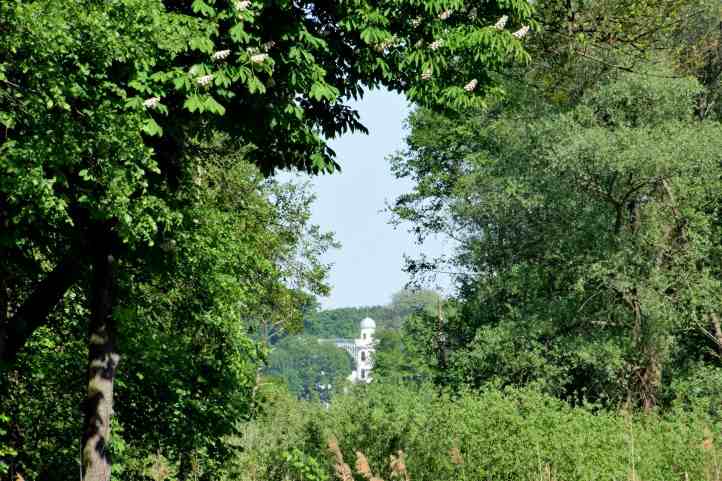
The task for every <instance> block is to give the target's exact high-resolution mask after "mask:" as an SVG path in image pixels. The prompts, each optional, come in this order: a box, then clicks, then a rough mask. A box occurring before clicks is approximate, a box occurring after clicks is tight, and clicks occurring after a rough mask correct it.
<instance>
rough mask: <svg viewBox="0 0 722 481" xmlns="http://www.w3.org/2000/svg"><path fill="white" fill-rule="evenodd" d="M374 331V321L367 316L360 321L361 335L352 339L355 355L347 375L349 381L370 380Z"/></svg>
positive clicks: (372, 364) (366, 381) (365, 381)
mask: <svg viewBox="0 0 722 481" xmlns="http://www.w3.org/2000/svg"><path fill="white" fill-rule="evenodd" d="M375 332H376V322H375V321H374V320H373V319H371V318H370V317H367V318H365V319H363V320H362V321H361V336H360V337H358V338H357V339H354V345H355V347H356V349H355V356H354V367H355V369H354V370H353V372H352V373H351V375H350V376H349V377H348V379H349V381H351V382H363V383H370V382H371V370H372V369H373V367H374V361H373V358H374V356H373V353H374V351H375V348H374V343H375V340H374V333H375Z"/></svg>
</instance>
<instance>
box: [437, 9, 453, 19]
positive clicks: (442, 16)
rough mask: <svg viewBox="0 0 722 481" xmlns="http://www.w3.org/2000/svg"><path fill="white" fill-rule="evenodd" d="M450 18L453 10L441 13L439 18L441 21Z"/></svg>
mask: <svg viewBox="0 0 722 481" xmlns="http://www.w3.org/2000/svg"><path fill="white" fill-rule="evenodd" d="M450 16H451V10H444V11H443V12H441V13H440V14H439V18H440V19H441V20H446V19H447V18H449V17H450Z"/></svg>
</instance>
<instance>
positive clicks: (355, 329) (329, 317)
mask: <svg viewBox="0 0 722 481" xmlns="http://www.w3.org/2000/svg"><path fill="white" fill-rule="evenodd" d="M438 299H439V295H438V294H437V293H436V292H434V291H430V290H417V291H412V290H402V291H399V292H397V293H395V294H394V295H393V296H391V303H389V304H387V305H384V306H362V307H341V308H338V309H327V310H318V309H314V310H310V311H309V312H307V313H306V315H305V317H304V321H303V332H304V334H306V335H308V336H316V337H322V338H333V337H345V338H354V337H356V336H357V335H358V333H359V322H360V321H361V319H363V318H365V317H370V318H371V319H373V320H374V321H376V325H377V327H378V328H379V329H399V328H400V327H401V325H402V324H403V321H404V319H405V318H406V317H408V316H409V315H410V314H412V313H414V312H416V311H418V310H423V309H433V308H434V306H435V304H436V302H437V301H438Z"/></svg>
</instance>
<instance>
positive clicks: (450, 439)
mask: <svg viewBox="0 0 722 481" xmlns="http://www.w3.org/2000/svg"><path fill="white" fill-rule="evenodd" d="M291 413H295V414H291ZM284 422H286V423H285V424H279V423H284ZM281 425H282V426H283V428H280V426H281ZM244 429H245V434H244V435H243V436H241V438H242V439H244V440H245V441H243V442H242V444H243V447H242V449H241V450H239V453H238V456H237V458H236V459H235V460H234V462H235V463H236V464H237V467H238V468H239V469H238V470H237V471H236V472H237V473H238V478H237V479H241V480H258V479H264V480H303V479H309V478H308V474H304V473H305V471H303V470H302V469H299V468H298V466H296V467H294V466H291V465H289V464H287V463H286V464H284V462H283V461H282V460H283V459H284V458H283V455H282V453H284V452H287V451H288V450H291V449H298V450H300V451H302V452H303V456H304V458H303V459H305V460H306V462H309V463H317V464H318V466H319V467H320V471H319V472H320V474H318V475H316V474H314V476H318V479H327V480H331V479H338V480H340V481H352V480H354V479H355V480H361V479H366V480H368V481H381V480H386V481H394V480H400V481H412V480H413V481H445V480H449V481H451V480H494V481H501V480H519V481H596V480H609V481H617V480H618V481H668V480H682V481H688V480H689V481H722V477H721V474H720V455H721V454H722V450H721V449H720V424H719V421H718V420H716V419H714V418H712V417H711V416H709V415H708V414H707V413H706V412H704V411H701V410H687V411H684V410H680V409H677V410H673V411H670V412H668V413H663V414H659V413H652V414H646V415H643V414H638V415H637V414H629V413H619V412H608V411H592V410H590V409H585V408H574V407H570V406H568V405H567V404H565V403H563V402H561V401H559V400H557V399H554V398H550V397H548V396H545V395H542V394H539V393H537V392H534V391H528V390H506V391H504V392H499V391H486V392H482V393H462V394H459V395H457V396H451V395H448V394H434V393H433V392H432V391H431V390H430V389H429V390H411V389H403V388H398V387H393V388H388V387H384V386H373V385H372V386H369V387H368V388H365V389H364V390H363V392H356V393H354V394H352V395H348V396H339V397H337V398H336V399H335V401H334V402H333V403H332V405H331V407H330V408H329V409H328V410H324V409H322V408H320V407H316V406H313V405H311V404H307V403H298V402H295V401H290V400H288V399H280V400H277V404H276V405H274V403H272V404H271V406H270V407H269V412H268V413H267V414H266V416H265V417H264V418H261V419H259V420H257V421H255V422H253V423H251V424H249V425H247V426H245V427H244ZM353 459H355V463H352V464H353V468H354V469H353V470H352V468H351V466H350V465H349V463H348V462H347V460H353ZM296 464H299V462H298V461H297V462H296ZM301 464H302V463H301ZM314 472H315V471H314ZM304 476H305V477H304ZM314 481H315V480H314Z"/></svg>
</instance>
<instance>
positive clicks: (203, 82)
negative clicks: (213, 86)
mask: <svg viewBox="0 0 722 481" xmlns="http://www.w3.org/2000/svg"><path fill="white" fill-rule="evenodd" d="M212 80H213V75H210V74H209V75H204V76H203V77H198V78H197V79H196V83H197V84H198V85H200V86H201V87H205V86H206V85H208V84H210V83H211V81H212Z"/></svg>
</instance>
